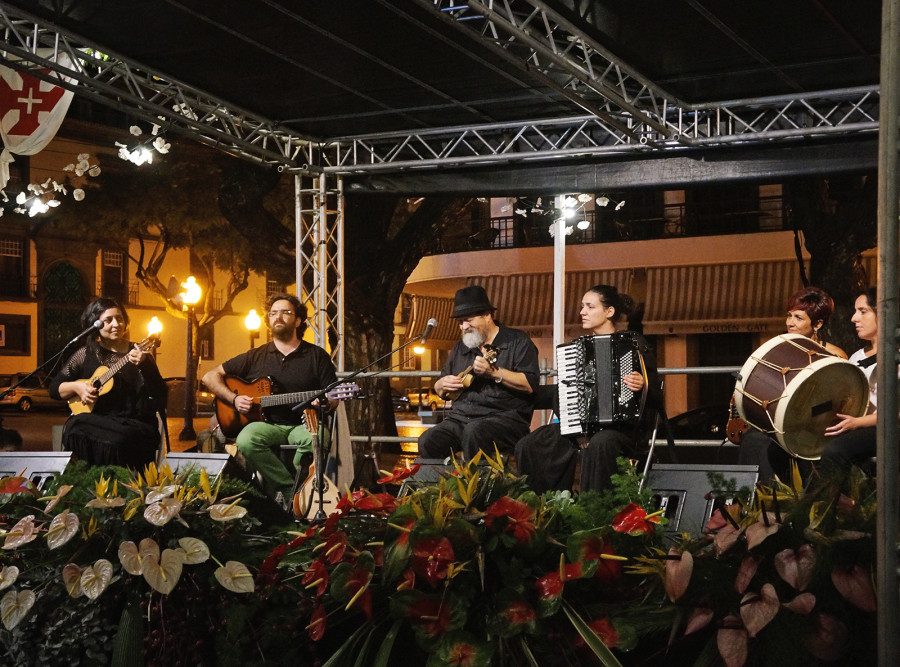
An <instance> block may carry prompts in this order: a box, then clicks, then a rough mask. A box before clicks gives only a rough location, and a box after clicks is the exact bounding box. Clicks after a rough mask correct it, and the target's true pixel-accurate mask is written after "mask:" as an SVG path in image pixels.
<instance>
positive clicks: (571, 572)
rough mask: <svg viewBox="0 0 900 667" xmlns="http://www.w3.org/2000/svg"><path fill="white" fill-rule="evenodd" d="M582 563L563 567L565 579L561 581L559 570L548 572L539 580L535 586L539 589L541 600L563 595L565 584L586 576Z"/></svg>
mask: <svg viewBox="0 0 900 667" xmlns="http://www.w3.org/2000/svg"><path fill="white" fill-rule="evenodd" d="M582 565H583V564H582V563H580V562H579V563H569V564H568V565H565V566H564V567H563V576H564V577H565V578H564V579H560V577H559V570H554V571H553V572H548V573H547V574H545V575H544V576H543V577H541V578H540V579H538V580H537V581H536V582H535V584H534V586H535V588H537V592H538V597H539V598H543V599H546V598H553V597H556V596H558V595H559V594H560V593H562V590H563V584H564V583H565V582H567V581H571V580H572V579H580V578H581V577H582V575H583V574H584V569H583V568H582Z"/></svg>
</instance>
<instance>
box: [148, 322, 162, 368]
mask: <svg viewBox="0 0 900 667" xmlns="http://www.w3.org/2000/svg"><path fill="white" fill-rule="evenodd" d="M160 331H162V322H160V321H159V318H158V317H157V316H156V315H154V316H153V317H152V318H151V319H150V321H149V322H147V333H148V334H150V335H151V336H157V337H158V336H159V332H160ZM156 348H157V346H156V345H154V346H153V359H154V360H155V359H156Z"/></svg>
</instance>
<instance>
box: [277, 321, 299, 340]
mask: <svg viewBox="0 0 900 667" xmlns="http://www.w3.org/2000/svg"><path fill="white" fill-rule="evenodd" d="M295 330H296V327H292V326H290V325H287V324H286V325H284V326H283V327H281V328H280V329H277V330H276V329H274V328H273V329H272V338H276V339H278V340H280V341H282V342H283V343H286V342H288V341H291V340H293V339H294V331H295Z"/></svg>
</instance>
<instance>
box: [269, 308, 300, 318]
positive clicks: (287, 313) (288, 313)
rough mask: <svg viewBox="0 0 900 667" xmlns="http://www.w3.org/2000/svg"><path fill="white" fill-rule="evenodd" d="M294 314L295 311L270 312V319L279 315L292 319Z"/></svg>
mask: <svg viewBox="0 0 900 667" xmlns="http://www.w3.org/2000/svg"><path fill="white" fill-rule="evenodd" d="M293 314H294V311H293V310H270V311H269V317H278V316H279V315H284V316H285V317H290V316H291V315H293Z"/></svg>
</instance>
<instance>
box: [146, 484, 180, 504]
mask: <svg viewBox="0 0 900 667" xmlns="http://www.w3.org/2000/svg"><path fill="white" fill-rule="evenodd" d="M151 489H152V490H151V491H150V492H149V493H147V499H146V501H145V502H146V503H147V504H148V505H152V504H153V503H158V502H159V501H160V500H162V499H163V498H169V497H171V496H172V494H174V493H175V492H176V491H177V490H178V487H177V486H176V485H175V484H166V485H165V486H162V485H160V486H154V487H151Z"/></svg>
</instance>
